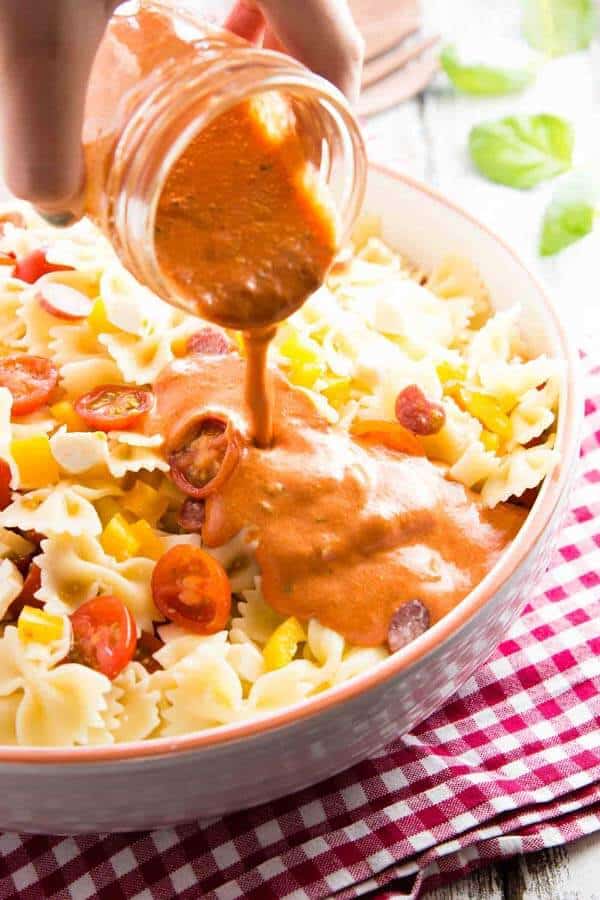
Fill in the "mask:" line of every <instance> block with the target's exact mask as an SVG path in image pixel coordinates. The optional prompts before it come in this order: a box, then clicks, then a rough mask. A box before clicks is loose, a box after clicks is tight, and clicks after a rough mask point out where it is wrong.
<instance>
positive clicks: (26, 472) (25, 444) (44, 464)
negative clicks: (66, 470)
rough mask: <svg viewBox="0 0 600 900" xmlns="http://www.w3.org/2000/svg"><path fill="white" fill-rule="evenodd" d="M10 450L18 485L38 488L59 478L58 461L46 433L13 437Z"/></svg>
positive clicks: (54, 482)
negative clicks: (18, 476)
mask: <svg viewBox="0 0 600 900" xmlns="http://www.w3.org/2000/svg"><path fill="white" fill-rule="evenodd" d="M10 452H11V455H12V458H13V459H14V461H15V463H16V465H17V468H18V470H19V475H20V487H22V488H29V489H31V488H40V487H47V486H48V485H49V484H56V482H57V481H59V480H60V470H59V468H58V463H57V462H56V460H55V459H54V457H53V456H52V450H51V449H50V441H49V440H48V437H47V435H45V434H39V435H34V436H33V437H27V438H15V439H14V440H13V441H12V442H11V445H10Z"/></svg>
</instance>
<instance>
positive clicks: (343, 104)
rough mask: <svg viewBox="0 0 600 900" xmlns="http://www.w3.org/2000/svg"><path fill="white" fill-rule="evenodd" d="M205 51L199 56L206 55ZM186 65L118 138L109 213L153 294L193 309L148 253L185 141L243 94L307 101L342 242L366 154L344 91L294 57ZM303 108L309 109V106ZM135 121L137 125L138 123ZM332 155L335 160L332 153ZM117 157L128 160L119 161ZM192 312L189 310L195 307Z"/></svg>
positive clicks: (216, 59)
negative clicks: (315, 119)
mask: <svg viewBox="0 0 600 900" xmlns="http://www.w3.org/2000/svg"><path fill="white" fill-rule="evenodd" d="M210 55H211V54H210V53H209V54H207V56H210ZM212 56H213V58H212V60H211V59H208V60H207V58H206V56H205V58H204V59H203V60H202V61H199V62H198V63H196V64H194V65H192V66H190V68H189V69H188V70H187V71H186V79H185V84H182V80H181V72H180V71H179V72H177V71H176V70H174V71H173V72H172V73H171V75H170V77H167V78H164V79H163V80H162V81H161V85H160V86H159V87H158V88H157V89H156V90H155V91H154V92H153V93H152V95H151V96H149V97H147V98H146V100H145V101H144V103H143V105H142V108H140V109H139V110H138V111H137V115H136V116H135V123H134V122H133V121H132V122H131V123H130V126H128V127H127V128H126V129H125V130H124V132H123V135H122V137H121V140H120V142H119V145H118V147H117V149H116V151H115V157H114V165H113V170H112V172H111V177H114V178H115V179H116V180H117V181H118V183H117V184H115V188H116V189H115V190H114V191H113V194H112V195H113V197H115V198H116V199H115V203H114V207H113V210H112V217H113V222H114V226H115V230H116V232H117V235H118V242H119V245H120V246H119V249H120V251H121V254H122V256H123V261H124V262H125V264H126V265H127V267H128V268H129V269H130V270H131V271H132V273H133V274H134V275H135V276H136V277H138V278H139V279H141V280H143V281H144V282H145V283H146V284H147V285H148V286H149V287H150V288H151V289H152V290H154V292H155V293H157V294H158V295H159V296H162V297H163V298H166V299H168V300H169V301H170V302H171V303H175V304H176V305H179V306H181V307H182V308H183V309H186V310H187V311H188V312H193V313H195V312H196V311H195V309H194V307H193V306H192V301H190V299H189V298H186V297H185V296H184V295H181V294H180V293H179V292H177V289H176V286H174V285H173V284H172V283H171V282H167V281H166V279H165V276H164V274H163V272H162V270H161V267H160V265H159V263H158V260H157V257H156V251H155V241H154V233H155V224H156V216H157V210H158V205H159V202H160V198H161V195H162V192H163V190H164V188H165V184H166V181H167V179H168V176H169V173H170V172H171V169H172V167H173V166H174V164H175V163H176V162H177V160H178V159H179V158H180V157H181V155H182V154H183V153H184V151H185V150H186V148H187V147H188V146H189V145H190V143H191V142H192V141H193V139H194V138H195V137H196V136H197V135H198V134H199V133H200V132H201V131H202V130H203V129H204V128H205V127H206V126H207V125H208V124H210V123H211V122H212V121H213V120H214V119H216V118H218V117H219V116H220V115H222V114H223V113H226V112H227V111H228V110H230V109H232V108H233V107H235V106H237V105H238V104H239V103H241V102H243V101H244V100H246V99H248V98H250V97H253V96H257V95H259V94H264V93H268V92H280V93H282V94H284V95H285V96H286V97H287V98H290V99H291V100H293V101H301V102H309V103H310V105H311V107H312V108H313V110H314V113H315V115H317V114H318V116H319V117H320V118H321V122H322V124H324V126H325V127H323V129H322V131H323V135H325V134H326V133H327V134H328V135H329V136H330V137H331V138H333V151H334V152H333V154H332V153H331V152H329V151H330V149H331V147H332V142H331V141H326V140H324V139H322V140H321V151H322V152H321V158H320V165H319V166H318V170H317V171H318V175H319V178H320V179H322V180H323V182H324V183H325V184H326V185H327V186H328V187H329V189H330V191H331V193H332V195H333V199H334V206H335V208H336V211H337V215H338V246H342V245H343V244H344V242H345V241H346V240H347V239H348V237H349V232H350V230H351V228H352V225H353V223H354V221H355V219H356V217H357V215H358V212H359V211H360V207H361V205H362V200H363V196H364V190H365V182H366V154H365V149H364V143H363V139H362V135H361V133H360V129H359V127H358V124H357V123H356V120H355V119H354V117H353V115H352V112H351V110H350V106H349V104H348V102H347V101H346V99H345V97H344V96H343V95H342V94H341V92H340V91H338V89H337V88H335V87H334V86H333V85H332V84H330V83H329V82H328V81H326V80H325V79H324V78H321V77H320V76H317V75H315V74H314V73H312V72H309V71H308V70H307V69H305V68H304V66H302V65H301V64H300V63H297V62H296V61H295V60H292V59H290V58H289V57H287V56H284V55H283V54H281V53H277V52H275V51H270V50H252V53H251V59H249V58H248V50H247V48H239V49H234V50H231V48H229V52H228V53H227V55H226V57H225V58H224V57H223V55H222V54H221V53H220V52H219V50H218V49H217V50H216V51H215V52H214V53H213V54H212ZM313 110H311V112H312V111H313ZM139 122H142V123H143V125H142V126H141V127H140V125H139ZM334 157H335V158H334ZM125 160H127V161H128V164H127V165H125ZM196 314H197V313H196Z"/></svg>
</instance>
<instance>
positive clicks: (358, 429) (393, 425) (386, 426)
mask: <svg viewBox="0 0 600 900" xmlns="http://www.w3.org/2000/svg"><path fill="white" fill-rule="evenodd" d="M350 431H351V434H352V435H354V437H357V438H359V439H360V440H361V441H365V442H366V443H369V444H381V446H383V447H387V448H388V449H389V450H398V451H400V452H401V453H407V454H408V455H409V456H425V450H424V449H423V446H422V444H421V442H420V441H419V439H418V438H416V437H415V435H414V434H413V433H412V432H411V431H409V430H408V428H405V427H404V426H403V425H400V423H399V422H386V421H384V420H383V419H363V420H357V421H356V422H353V423H352V426H351V428H350Z"/></svg>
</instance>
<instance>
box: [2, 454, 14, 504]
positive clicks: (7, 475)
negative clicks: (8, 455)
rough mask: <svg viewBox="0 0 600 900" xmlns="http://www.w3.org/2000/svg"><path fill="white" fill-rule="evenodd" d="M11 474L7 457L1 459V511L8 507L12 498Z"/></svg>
mask: <svg viewBox="0 0 600 900" xmlns="http://www.w3.org/2000/svg"><path fill="white" fill-rule="evenodd" d="M11 476H12V473H11V471H10V466H9V464H8V463H7V462H6V460H5V459H0V511H1V510H3V509H6V507H7V506H9V505H10V502H11V500H12V491H11V489H10V479H11Z"/></svg>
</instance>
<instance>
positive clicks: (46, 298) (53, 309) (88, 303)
mask: <svg viewBox="0 0 600 900" xmlns="http://www.w3.org/2000/svg"><path fill="white" fill-rule="evenodd" d="M37 298H38V300H39V303H40V306H41V307H42V308H43V309H45V310H46V312H47V313H50V315H51V316H56V318H57V319H67V320H68V321H70V322H74V321H76V320H78V319H85V317H86V316H89V314H90V313H91V311H92V306H93V305H94V304H93V301H92V300H90V298H89V297H86V295H85V294H82V293H81V291H77V290H75V288H72V287H70V286H69V285H68V284H59V283H58V282H57V281H55V282H49V283H48V284H45V285H44V287H43V289H42V290H41V291H40V292H39V294H38V295H37Z"/></svg>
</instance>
